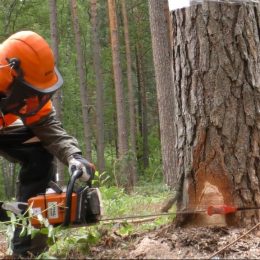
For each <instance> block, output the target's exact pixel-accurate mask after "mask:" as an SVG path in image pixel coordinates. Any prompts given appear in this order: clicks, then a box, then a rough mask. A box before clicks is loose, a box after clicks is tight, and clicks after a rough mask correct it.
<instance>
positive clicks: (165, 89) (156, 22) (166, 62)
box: [149, 0, 176, 187]
mask: <svg viewBox="0 0 260 260" xmlns="http://www.w3.org/2000/svg"><path fill="white" fill-rule="evenodd" d="M166 3H167V0H163V1H157V0H149V14H150V26H151V34H152V46H153V60H154V67H155V78H156V90H157V102H158V110H159V121H160V136H161V150H162V161H163V174H164V178H165V181H166V183H167V184H168V185H170V186H172V187H173V186H174V183H175V179H176V178H175V174H176V172H175V168H176V166H175V147H174V144H175V130H174V123H175V118H174V116H175V114H174V103H173V102H172V100H173V97H174V88H173V87H172V86H173V74H172V62H171V55H170V50H171V49H170V45H169V43H170V41H169V30H168V28H169V27H168V26H167V16H166V15H165V4H166ZM167 4H168V3H167Z"/></svg>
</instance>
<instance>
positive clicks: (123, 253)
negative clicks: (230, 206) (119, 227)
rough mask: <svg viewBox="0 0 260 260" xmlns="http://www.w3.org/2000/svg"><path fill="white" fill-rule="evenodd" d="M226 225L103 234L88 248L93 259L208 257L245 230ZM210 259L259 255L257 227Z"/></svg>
mask: <svg viewBox="0 0 260 260" xmlns="http://www.w3.org/2000/svg"><path fill="white" fill-rule="evenodd" d="M246 232H247V230H246V229H236V228H227V227H212V228H208V227H201V228H174V227H171V226H167V227H164V228H161V229H158V230H155V231H153V232H150V233H145V234H142V235H140V234H139V235H137V234H136V235H133V236H128V237H120V236H118V235H117V234H107V236H104V238H103V243H102V244H100V245H99V246H98V247H94V248H92V257H93V258H95V259H119V258H120V259H130V258H131V259H209V258H210V257H211V256H212V255H213V254H214V253H216V252H217V251H218V250H220V249H222V248H223V247H224V246H226V245H228V244H230V243H231V242H233V241H235V240H236V239H237V238H238V237H239V236H241V235H243V234H244V233H246ZM213 259H260V231H254V232H252V233H249V234H248V235H246V236H245V237H243V238H242V239H240V240H238V241H237V242H236V243H234V244H233V245H231V246H229V247H228V248H226V249H225V250H223V251H222V252H221V253H219V254H218V255H216V256H214V257H213Z"/></svg>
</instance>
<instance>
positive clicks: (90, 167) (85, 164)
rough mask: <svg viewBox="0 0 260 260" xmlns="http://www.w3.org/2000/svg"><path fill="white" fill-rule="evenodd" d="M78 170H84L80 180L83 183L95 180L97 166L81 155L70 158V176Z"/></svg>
mask: <svg viewBox="0 0 260 260" xmlns="http://www.w3.org/2000/svg"><path fill="white" fill-rule="evenodd" d="M76 170H82V172H83V173H82V176H81V177H80V179H81V180H82V181H89V180H92V179H93V178H94V174H95V171H96V169H95V166H94V164H92V163H90V162H89V161H87V160H86V159H84V158H83V157H82V156H81V155H80V154H78V153H77V154H73V155H71V156H70V158H69V172H70V175H72V174H73V173H74V171H76Z"/></svg>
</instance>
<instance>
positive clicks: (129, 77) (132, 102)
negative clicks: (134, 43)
mask: <svg viewBox="0 0 260 260" xmlns="http://www.w3.org/2000/svg"><path fill="white" fill-rule="evenodd" d="M121 7H122V16H123V23H124V36H125V52H126V67H127V86H128V100H129V121H130V123H129V131H130V151H131V153H132V159H131V161H130V163H132V165H131V169H132V173H131V176H130V178H131V183H132V184H133V185H134V184H135V183H136V178H137V172H136V170H137V168H136V167H137V165H136V116H135V90H134V85H133V79H132V77H133V74H132V57H131V47H130V39H129V26H128V15H127V8H126V1H125V0H121Z"/></svg>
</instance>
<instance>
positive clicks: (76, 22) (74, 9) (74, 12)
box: [70, 0, 92, 161]
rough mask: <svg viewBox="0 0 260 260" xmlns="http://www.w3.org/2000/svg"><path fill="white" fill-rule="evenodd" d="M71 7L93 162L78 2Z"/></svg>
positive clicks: (88, 146)
mask: <svg viewBox="0 0 260 260" xmlns="http://www.w3.org/2000/svg"><path fill="white" fill-rule="evenodd" d="M70 7H71V15H72V21H73V29H74V34H75V42H76V49H77V69H78V72H79V81H80V97H81V105H82V115H83V126H84V137H85V144H86V158H87V159H88V160H90V161H92V155H91V152H92V149H91V133H90V124H89V113H88V103H89V102H88V95H87V80H86V71H85V62H84V55H83V51H82V47H81V37H80V28H79V20H78V14H77V1H76V0H70Z"/></svg>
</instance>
